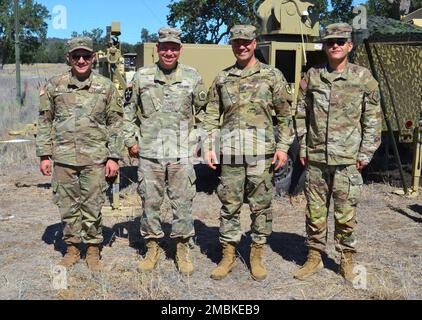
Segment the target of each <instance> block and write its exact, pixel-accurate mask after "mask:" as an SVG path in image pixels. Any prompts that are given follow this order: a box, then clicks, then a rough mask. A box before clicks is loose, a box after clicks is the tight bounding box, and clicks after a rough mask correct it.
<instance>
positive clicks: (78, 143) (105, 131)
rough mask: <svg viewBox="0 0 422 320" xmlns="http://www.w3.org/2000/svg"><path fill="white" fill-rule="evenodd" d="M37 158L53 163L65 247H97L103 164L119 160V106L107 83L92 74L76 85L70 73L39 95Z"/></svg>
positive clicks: (113, 90) (103, 195)
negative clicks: (111, 160)
mask: <svg viewBox="0 0 422 320" xmlns="http://www.w3.org/2000/svg"><path fill="white" fill-rule="evenodd" d="M40 102H41V103H40V109H39V119H38V133H37V141H36V145H37V156H38V157H42V156H51V158H52V160H53V161H54V172H53V180H52V188H53V195H54V201H55V203H56V204H57V205H58V207H59V210H60V214H61V217H62V222H63V227H64V228H63V238H64V240H65V242H66V243H68V244H78V243H80V242H84V243H87V244H100V243H101V242H102V240H103V237H102V221H101V213H100V210H101V207H102V205H103V203H104V200H105V191H106V188H107V183H106V180H105V163H106V161H107V159H119V158H120V157H121V152H122V149H123V140H122V139H121V137H120V136H119V134H118V130H119V128H120V127H121V125H122V122H123V108H122V101H121V99H120V98H119V95H118V92H117V90H116V89H115V87H114V85H113V84H112V82H111V81H110V80H108V79H107V78H105V77H103V76H100V75H98V74H95V73H93V72H91V74H90V77H89V78H88V79H86V80H85V81H83V82H80V81H79V80H78V79H77V78H76V77H74V76H72V73H71V72H70V71H69V72H67V73H65V74H63V75H60V76H56V77H53V78H52V79H50V80H49V81H48V82H47V84H46V85H45V87H44V88H43V89H42V90H41V93H40Z"/></svg>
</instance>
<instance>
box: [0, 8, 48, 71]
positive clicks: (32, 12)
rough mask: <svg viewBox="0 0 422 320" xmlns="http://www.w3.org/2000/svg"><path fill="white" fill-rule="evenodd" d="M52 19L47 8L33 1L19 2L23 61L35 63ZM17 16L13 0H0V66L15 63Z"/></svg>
mask: <svg viewBox="0 0 422 320" xmlns="http://www.w3.org/2000/svg"><path fill="white" fill-rule="evenodd" d="M48 18H50V14H49V12H48V10H47V8H46V7H45V6H43V5H41V4H39V3H36V2H34V1H32V0H19V24H20V30H19V40H20V46H21V60H22V62H23V63H33V62H34V59H35V56H36V53H37V51H38V49H39V48H40V47H41V45H42V42H43V41H44V40H45V39H46V36H47V28H48V25H47V23H46V19H48ZM14 21H15V16H14V2H13V0H0V65H3V64H5V63H14V62H15V50H14V45H15V42H14V41H15V32H16V30H15V24H14Z"/></svg>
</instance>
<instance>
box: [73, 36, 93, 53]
mask: <svg viewBox="0 0 422 320" xmlns="http://www.w3.org/2000/svg"><path fill="white" fill-rule="evenodd" d="M67 46H68V49H69V50H68V52H69V53H71V52H73V51H75V50H86V51H89V52H94V44H93V42H92V39H91V38H89V37H76V38H72V39H70V40H69V41H68V42H67Z"/></svg>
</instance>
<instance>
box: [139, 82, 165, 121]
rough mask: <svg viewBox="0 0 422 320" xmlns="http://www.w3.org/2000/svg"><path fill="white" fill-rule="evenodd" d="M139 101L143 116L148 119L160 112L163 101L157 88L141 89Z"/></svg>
mask: <svg viewBox="0 0 422 320" xmlns="http://www.w3.org/2000/svg"><path fill="white" fill-rule="evenodd" d="M139 100H140V101H139V102H140V104H139V105H140V107H141V112H142V115H143V116H144V117H146V118H148V117H149V116H150V115H151V114H153V113H154V112H157V111H158V110H160V103H161V101H160V97H159V96H158V92H157V89H156V88H144V89H140V90H139Z"/></svg>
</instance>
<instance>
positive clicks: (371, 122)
mask: <svg viewBox="0 0 422 320" xmlns="http://www.w3.org/2000/svg"><path fill="white" fill-rule="evenodd" d="M361 124H362V143H361V146H360V150H359V155H358V160H359V161H366V162H370V161H371V160H372V157H373V156H374V153H375V151H376V150H377V149H378V147H379V146H380V144H381V131H382V113H381V105H380V92H379V86H378V82H377V81H376V80H375V79H374V78H373V77H372V75H370V80H369V81H368V83H367V85H366V91H365V93H364V100H363V112H362V118H361Z"/></svg>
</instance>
